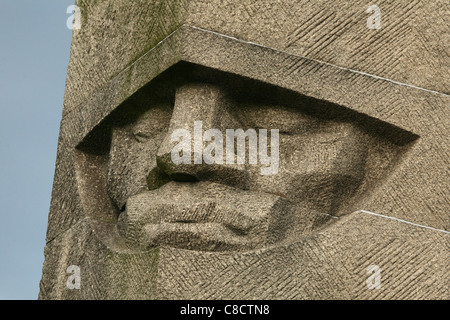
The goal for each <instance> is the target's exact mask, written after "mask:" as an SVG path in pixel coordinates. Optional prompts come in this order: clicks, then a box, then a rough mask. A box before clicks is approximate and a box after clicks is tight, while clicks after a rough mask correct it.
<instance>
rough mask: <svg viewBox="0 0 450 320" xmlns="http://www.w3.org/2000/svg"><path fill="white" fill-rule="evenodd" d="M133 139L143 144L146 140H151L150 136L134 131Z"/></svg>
mask: <svg viewBox="0 0 450 320" xmlns="http://www.w3.org/2000/svg"><path fill="white" fill-rule="evenodd" d="M133 137H134V138H135V139H136V140H137V141H138V142H145V141H147V140H148V139H150V138H151V135H150V134H149V133H146V132H143V131H136V132H133Z"/></svg>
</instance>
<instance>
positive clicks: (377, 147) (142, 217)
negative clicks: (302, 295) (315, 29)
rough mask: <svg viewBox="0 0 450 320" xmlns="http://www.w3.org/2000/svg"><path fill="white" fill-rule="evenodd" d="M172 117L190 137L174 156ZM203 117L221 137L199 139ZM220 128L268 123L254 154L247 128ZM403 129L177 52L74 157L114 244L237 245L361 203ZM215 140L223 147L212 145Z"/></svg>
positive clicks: (398, 145)
mask: <svg viewBox="0 0 450 320" xmlns="http://www.w3.org/2000/svg"><path fill="white" fill-rule="evenodd" d="M198 123H201V132H200V138H202V133H204V135H203V139H200V150H203V152H205V150H207V149H208V148H209V149H208V150H209V151H211V154H214V157H215V162H212V163H211V162H209V163H207V161H206V160H205V159H203V160H204V161H203V160H201V161H200V162H198V161H197V162H196V161H195V159H198V150H199V149H198V148H196V144H198V141H197V140H196V134H198V132H197V133H196V130H197V131H198V128H197V127H196V125H197V124H198ZM180 129H181V130H184V132H187V133H188V134H189V135H190V136H191V137H192V141H191V140H189V141H188V144H187V145H188V146H189V147H191V146H192V148H189V149H183V150H182V152H179V151H177V154H178V155H182V156H183V157H184V158H185V159H187V160H188V161H187V162H186V163H185V162H182V163H179V164H176V163H175V162H174V160H173V153H174V152H173V150H175V149H174V147H176V146H178V145H179V144H180V141H181V140H183V139H181V140H180V139H179V137H176V139H174V137H173V133H174V132H175V131H176V130H180ZM210 129H213V132H216V133H218V134H219V135H220V139H218V137H219V136H217V135H216V136H214V137H213V138H211V139H209V140H208V139H205V137H206V133H207V132H210V131H211V130H210ZM230 129H233V130H238V129H242V132H245V133H248V132H250V131H251V130H253V132H255V134H256V133H257V134H259V138H261V134H262V133H263V132H267V133H268V134H267V139H266V140H267V141H265V140H264V139H263V140H261V139H259V140H258V139H256V140H254V141H253V142H256V144H254V145H253V147H254V149H253V152H254V151H255V150H257V151H258V152H257V159H258V161H256V162H255V161H252V159H251V157H250V155H251V152H252V146H251V145H252V142H251V141H252V138H251V135H249V136H248V139H247V142H245V141H244V140H241V142H239V139H234V137H232V138H233V139H231V140H230V141H228V138H229V137H228V135H227V130H230ZM264 130H266V131H264ZM273 130H275V131H276V132H277V135H275V136H274V135H273V133H274V131H273ZM388 137H389V138H388ZM219 140H220V141H219ZM196 141H197V142H196ZM409 141H411V136H410V135H408V133H405V132H404V131H401V130H400V129H398V128H396V127H393V126H391V125H389V124H387V123H384V122H381V121H378V120H375V119H372V118H370V117H368V116H366V115H362V114H359V113H356V112H354V111H351V110H349V109H347V108H345V107H342V106H339V105H335V104H331V103H327V102H325V101H320V100H316V99H313V98H310V97H306V96H303V95H300V94H298V93H295V92H292V91H289V90H285V89H282V88H280V87H276V86H273V85H268V84H264V83H261V82H257V81H255V80H251V79H248V78H244V77H240V76H236V75H232V74H227V73H223V72H219V71H216V70H213V69H209V68H205V67H202V66H197V65H191V64H185V63H184V64H180V65H177V66H175V67H174V68H172V69H170V70H168V71H167V72H165V73H163V74H161V75H160V76H159V77H158V78H157V79H155V80H154V81H152V82H151V83H150V84H149V85H147V86H145V87H144V88H141V89H140V90H139V91H138V92H136V93H135V94H134V95H133V96H132V97H130V99H128V100H127V101H126V102H124V103H123V104H122V105H121V106H119V107H118V108H117V109H116V110H115V111H114V112H113V113H112V114H111V115H109V116H108V117H107V118H106V119H105V120H104V121H103V122H102V123H101V124H100V125H99V126H98V127H97V128H96V129H95V130H94V131H93V132H91V133H90V134H89V135H88V136H87V137H86V138H85V139H84V141H83V143H82V144H81V145H80V146H78V150H79V151H82V152H81V153H77V154H78V157H77V159H78V160H77V162H76V163H77V172H78V181H79V190H80V194H81V197H82V199H83V202H84V207H85V210H86V214H87V216H88V217H90V218H91V219H92V221H93V227H94V229H96V230H97V231H96V233H97V235H98V236H99V237H100V238H101V239H102V241H103V242H104V243H107V244H108V245H109V246H111V247H113V248H116V250H119V251H122V250H125V251H127V250H131V251H136V250H137V251H142V250H144V251H145V250H149V249H150V248H155V247H170V248H178V249H187V250H194V251H239V252H243V251H249V250H255V249H261V248H268V247H272V246H278V245H284V244H289V243H291V242H295V241H297V240H299V239H301V238H302V237H305V236H307V235H308V234H310V233H311V232H314V231H316V230H318V229H319V228H321V227H325V225H328V224H329V223H333V222H334V221H335V220H336V217H339V216H342V215H345V214H349V213H351V212H353V211H356V210H358V209H360V208H359V207H358V206H359V204H360V203H361V199H363V200H362V201H364V198H366V197H367V194H368V193H370V191H371V190H372V189H373V188H375V187H376V186H377V183H378V181H382V180H383V179H384V178H385V177H386V175H387V174H388V173H389V171H390V170H391V169H392V167H393V165H395V163H397V162H398V159H399V157H400V156H401V155H402V154H404V151H405V150H406V149H405V148H407V147H408V142H409ZM216 142H223V144H224V146H223V147H225V145H227V144H230V145H231V146H232V152H229V149H228V145H227V146H226V148H223V149H222V150H221V151H220V148H219V147H218V145H221V144H220V143H219V144H218V145H216V144H214V148H211V145H213V143H216ZM243 142H245V143H243ZM242 145H243V146H244V147H245V160H244V161H243V162H239V161H238V160H237V158H238V156H239V154H238V155H236V154H235V153H236V151H238V150H239V148H240V146H242ZM197 147H198V145H197ZM261 149H263V151H264V152H262V151H261ZM177 150H178V149H177ZM261 152H262V153H261ZM262 155H266V156H270V159H271V162H273V160H274V159H275V158H276V160H277V165H276V169H277V170H276V171H274V172H272V174H262V172H263V170H262V169H263V168H268V167H269V166H272V163H269V162H267V161H265V162H264V161H259V160H261V159H262V157H261V156H262ZM274 155H276V157H273V156H274ZM203 156H205V154H203ZM218 159H220V160H223V161H218ZM230 159H231V160H232V161H231V162H230V161H228V160H230ZM191 160H192V161H191ZM266 160H267V159H266Z"/></svg>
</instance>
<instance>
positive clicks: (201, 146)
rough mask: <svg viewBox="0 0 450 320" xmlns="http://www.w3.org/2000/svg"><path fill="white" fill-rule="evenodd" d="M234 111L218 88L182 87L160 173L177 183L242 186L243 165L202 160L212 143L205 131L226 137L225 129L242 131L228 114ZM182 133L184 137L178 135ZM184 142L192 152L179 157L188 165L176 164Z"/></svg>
mask: <svg viewBox="0 0 450 320" xmlns="http://www.w3.org/2000/svg"><path fill="white" fill-rule="evenodd" d="M232 107H233V106H232V102H231V100H230V99H228V98H227V95H226V92H225V90H224V89H223V88H221V87H219V86H217V85H213V84H205V83H189V84H185V85H183V86H181V87H179V88H178V89H177V91H176V94H175V106H174V110H173V114H172V119H171V122H170V126H169V130H168V134H167V135H166V136H165V138H164V140H163V142H162V143H161V145H160V147H159V150H158V153H157V157H156V161H157V164H158V168H159V170H161V171H162V172H163V173H164V174H166V175H168V176H169V177H170V178H171V179H172V180H175V181H198V180H209V181H215V182H220V183H225V184H233V185H235V184H236V183H237V184H238V185H242V181H240V180H243V177H244V175H245V172H244V171H245V168H244V166H243V165H240V166H238V165H235V166H233V167H229V166H227V165H225V164H224V163H225V161H223V164H215V163H213V164H211V163H206V162H205V161H203V160H204V159H203V156H202V155H203V150H205V147H206V145H207V144H209V143H211V142H208V143H207V142H206V141H204V139H203V137H204V136H203V135H204V132H205V131H207V130H209V129H215V131H216V132H221V133H223V134H225V130H226V128H235V127H238V128H239V126H240V125H239V123H238V122H237V121H236V120H235V119H234V118H233V117H232V116H231V114H230V112H229V110H230V108H232ZM217 130H218V131H217ZM180 132H181V133H184V135H180V134H176V133H180ZM174 133H175V134H174ZM181 141H182V142H183V144H184V145H187V146H189V147H190V148H186V149H183V150H182V151H181V152H180V153H179V154H178V155H180V156H182V157H183V159H185V160H188V161H183V163H179V162H178V163H177V161H174V159H173V150H174V148H175V147H176V146H177V145H179V144H180V142H181ZM214 143H216V141H214ZM186 152H187V154H186ZM223 156H224V157H225V153H224V154H223ZM224 160H225V159H224Z"/></svg>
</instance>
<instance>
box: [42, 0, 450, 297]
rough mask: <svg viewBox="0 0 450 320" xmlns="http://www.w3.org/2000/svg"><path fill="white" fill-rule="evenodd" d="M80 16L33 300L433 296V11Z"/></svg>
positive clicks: (178, 10)
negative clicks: (176, 157)
mask: <svg viewBox="0 0 450 320" xmlns="http://www.w3.org/2000/svg"><path fill="white" fill-rule="evenodd" d="M77 4H78V5H79V6H80V8H81V12H82V15H83V21H82V22H83V23H82V28H81V30H79V31H74V38H73V42H72V51H71V60H70V65H69V70H68V79H67V85H66V96H65V102H64V110H63V120H62V122H61V131H60V139H59V144H58V157H57V162H56V170H55V180H54V187H53V193H52V203H51V208H50V214H49V225H48V231H47V246H46V249H45V255H46V260H45V264H44V268H43V277H42V280H41V292H40V298H41V299H141V298H148V299H183V298H185V299H225V298H227V299H255V298H256V299H448V297H449V293H448V285H447V284H448V275H449V270H448V266H447V263H446V262H447V260H448V240H449V231H448V229H449V227H450V226H449V216H448V212H449V203H450V201H449V200H450V199H449V195H448V182H447V181H448V167H449V161H448V159H449V157H448V154H449V147H448V143H446V141H448V139H449V133H448V127H449V119H450V112H449V110H450V108H449V105H450V97H449V95H448V89H447V88H446V87H445V85H446V83H448V75H449V74H450V73H449V72H448V71H449V61H450V60H449V59H448V58H446V57H447V56H448V47H446V43H448V41H439V40H438V39H439V37H440V36H441V37H444V40H445V37H446V32H447V33H448V26H447V25H446V24H445V23H444V21H445V17H446V15H448V10H445V5H444V1H443V0H442V1H441V0H434V1H431V2H427V3H426V4H425V3H422V2H419V1H413V2H412V3H411V2H410V1H409V2H408V1H403V0H401V1H396V2H395V3H394V2H391V1H380V2H379V3H378V4H377V5H378V6H379V7H380V9H381V13H382V15H381V29H379V30H371V29H369V28H367V25H366V22H367V18H368V17H369V14H367V13H366V9H367V7H366V6H367V5H366V3H363V2H362V1H357V2H356V3H355V2H352V3H351V4H350V3H347V2H345V1H337V2H327V3H325V2H323V1H317V2H311V1H284V2H280V1H245V2H239V3H236V2H231V1H197V0H195V1H189V2H187V1H132V2H131V1H125V0H121V1H113V2H108V1H83V0H79V1H77ZM442 8H444V10H442ZM199 121H201V123H202V130H201V132H200V135H201V136H202V135H203V133H204V132H206V131H208V130H211V129H213V130H217V131H215V132H219V133H223V134H222V135H221V137H222V138H223V142H224V143H225V142H226V141H225V140H226V134H225V132H226V130H227V129H239V128H242V129H243V130H253V129H255V132H257V133H258V134H259V138H260V134H261V132H262V131H261V129H267V131H268V132H271V130H275V129H276V130H278V131H279V141H277V142H279V143H278V144H279V145H278V144H277V145H276V148H278V149H276V148H274V147H275V145H273V144H270V142H269V140H271V139H275V138H274V136H272V137H271V138H270V139H268V140H267V141H266V142H267V148H268V150H266V151H272V152H276V151H275V150H277V152H278V153H279V166H278V167H276V172H274V174H268V175H264V174H261V172H262V171H261V169H262V168H264V167H267V165H268V164H267V163H265V164H263V163H261V161H260V160H261V154H258V157H257V159H258V161H259V162H256V163H253V162H252V161H251V160H250V155H248V156H247V157H246V160H245V161H244V163H237V159H238V155H236V156H233V155H232V154H231V156H230V157H229V158H227V156H229V155H230V154H227V153H226V152H224V153H223V154H221V153H220V152H219V149H218V148H215V149H214V159H215V161H218V159H220V160H223V161H220V163H217V162H216V163H214V164H208V163H207V162H201V164H197V163H196V162H195V161H194V160H195V159H199V158H198V157H199V156H200V158H201V157H202V155H201V154H199V151H198V150H205V148H208V146H210V144H211V142H208V141H206V140H204V139H200V142H199V143H198V144H196V142H195V141H196V140H195V139H196V138H195V136H196V134H195V133H196V132H195V130H196V126H195V124H196V122H199ZM177 129H183V130H185V132H190V136H191V137H192V138H193V148H191V149H189V151H187V150H183V153H184V152H186V154H184V155H185V156H187V157H188V158H191V159H192V160H193V161H189V162H188V163H183V164H178V165H177V164H175V163H174V161H173V158H172V156H173V150H174V146H175V145H176V143H177V141H173V137H172V133H173V132H174V131H175V130H177ZM210 132H211V131H210ZM247 132H249V131H247ZM201 136H200V137H201ZM217 137H218V135H216V136H215V138H217ZM248 139H249V141H251V138H250V137H249V138H248ZM233 141H234V140H233ZM274 141H275V140H274ZM189 143H190V142H189ZM237 144H239V142H237ZM261 145H262V144H261V140H258V148H261ZM224 146H225V145H224ZM237 147H238V146H237V145H236V149H235V150H237V149H238V148H237ZM248 149H249V150H250V149H251V148H250V145H249V146H248ZM209 150H211V149H209ZM258 150H260V149H258ZM269 153H270V152H267V155H269ZM278 153H277V155H278ZM203 157H204V154H203ZM203 160H204V159H203ZM227 160H233V161H232V163H229V162H228V161H227ZM272 160H273V159H272ZM361 209H363V210H367V211H360V210H361ZM352 212H353V213H352ZM370 212H377V213H379V214H382V215H374V214H371V213H370ZM400 219H402V220H400ZM71 265H75V266H78V267H79V268H80V270H81V288H80V289H74V290H71V289H69V288H68V287H67V279H68V277H69V275H68V274H67V272H66V270H67V268H68V267H69V266H71ZM371 270H372V271H373V270H378V271H379V272H380V274H379V275H380V278H379V280H380V281H381V282H380V283H379V285H375V287H373V286H372V287H371V285H373V283H372V284H371V283H369V282H370V281H369V280H371V279H373V278H372V277H371V276H372V274H371ZM367 281H369V282H367ZM375 282H376V281H375Z"/></svg>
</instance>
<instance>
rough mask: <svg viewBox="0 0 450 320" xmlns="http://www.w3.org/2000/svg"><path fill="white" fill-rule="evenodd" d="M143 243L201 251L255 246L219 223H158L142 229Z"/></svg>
mask: <svg viewBox="0 0 450 320" xmlns="http://www.w3.org/2000/svg"><path fill="white" fill-rule="evenodd" d="M144 230H145V232H144V234H145V239H144V241H145V242H146V243H147V245H150V246H169V247H174V248H181V249H188V250H201V251H230V250H243V249H251V248H253V247H254V246H255V244H254V243H253V242H252V241H251V240H249V239H248V237H246V235H239V234H238V233H235V232H234V231H232V229H230V228H228V227H227V226H225V225H224V224H221V223H181V222H177V223H160V224H148V225H146V226H145V227H144Z"/></svg>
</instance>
